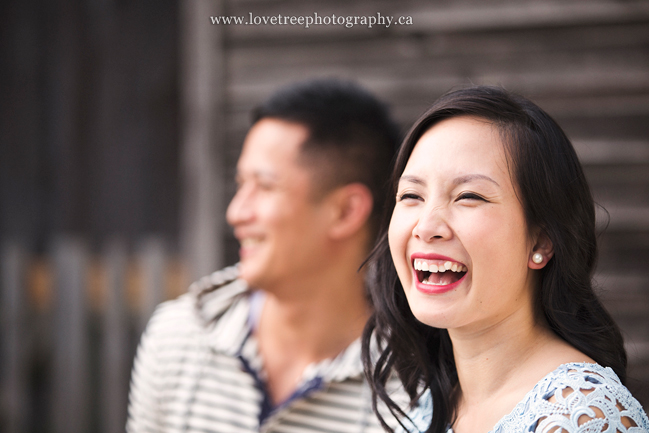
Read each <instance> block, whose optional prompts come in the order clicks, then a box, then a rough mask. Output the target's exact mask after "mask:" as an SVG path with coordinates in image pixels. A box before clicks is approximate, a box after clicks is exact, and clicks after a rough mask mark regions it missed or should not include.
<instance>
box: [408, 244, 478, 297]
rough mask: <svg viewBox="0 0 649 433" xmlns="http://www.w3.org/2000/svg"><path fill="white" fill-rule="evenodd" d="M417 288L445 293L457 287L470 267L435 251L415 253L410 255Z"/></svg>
mask: <svg viewBox="0 0 649 433" xmlns="http://www.w3.org/2000/svg"><path fill="white" fill-rule="evenodd" d="M410 259H411V266H412V270H413V274H414V278H415V281H416V283H415V285H416V287H417V289H418V290H419V291H421V292H423V293H426V294H439V293H445V292H448V291H451V290H453V289H454V288H456V287H457V286H458V285H459V284H460V283H461V282H462V280H463V279H464V277H465V276H466V274H467V272H468V268H467V267H466V266H465V265H464V264H463V263H461V262H458V261H456V260H454V259H452V258H450V257H447V256H442V255H439V254H434V253H414V254H412V255H411V256H410Z"/></svg>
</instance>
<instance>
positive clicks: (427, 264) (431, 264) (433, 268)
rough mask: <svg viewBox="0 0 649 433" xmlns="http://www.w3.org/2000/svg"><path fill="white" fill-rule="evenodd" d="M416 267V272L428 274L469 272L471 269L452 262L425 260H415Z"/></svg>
mask: <svg viewBox="0 0 649 433" xmlns="http://www.w3.org/2000/svg"><path fill="white" fill-rule="evenodd" d="M414 267H415V270H416V271H426V272H432V273H437V272H446V271H452V272H467V271H468V270H469V269H468V268H467V267H466V266H464V265H462V264H461V263H455V262H451V261H448V260H447V261H442V260H423V259H415V262H414Z"/></svg>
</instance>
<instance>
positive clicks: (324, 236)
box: [127, 80, 407, 433]
mask: <svg viewBox="0 0 649 433" xmlns="http://www.w3.org/2000/svg"><path fill="white" fill-rule="evenodd" d="M397 139H398V133H397V130H396V128H395V126H394V124H393V122H392V121H391V119H390V118H389V116H388V114H387V110H386V109H385V107H384V106H383V105H382V104H381V103H380V102H378V101H377V100H376V99H375V98H374V97H373V96H371V95H370V94H368V93H367V92H366V91H364V90H363V89H361V88H359V87H358V86H356V85H354V84H351V83H348V82H340V81H335V80H318V81H310V82H305V83H301V84H298V85H295V86H292V87H288V88H285V89H282V90H280V91H279V92H278V93H277V94H275V95H274V96H272V97H271V98H270V99H269V100H268V101H267V102H266V103H264V104H263V105H262V106H260V107H259V108H258V109H256V110H255V111H254V112H253V125H252V127H251V129H250V131H249V132H248V134H247V136H246V139H245V141H244V144H243V150H242V153H241V156H240V158H239V161H238V164H237V184H238V190H237V193H236V195H235V196H234V198H233V199H232V201H231V203H230V205H229V207H228V211H227V220H228V223H229V224H230V225H231V226H232V227H233V228H234V234H235V236H236V238H237V239H238V240H239V242H240V245H241V249H240V263H239V264H238V265H237V266H234V267H231V268H226V269H224V270H221V271H218V272H215V273H214V274H212V275H210V276H208V277H205V278H203V279H202V280H200V281H198V282H197V283H194V284H193V285H192V286H191V287H190V291H189V293H188V294H186V295H184V296H182V297H180V298H179V299H177V300H174V301H170V302H167V303H164V304H162V305H161V306H160V307H159V308H158V309H157V311H156V313H155V315H154V317H153V318H152V319H151V321H150V323H149V325H148V327H147V330H146V332H145V334H144V336H143V337H142V342H141V344H140V348H139V350H138V354H137V357H136V360H135V366H134V371H133V380H132V385H131V395H130V406H129V421H128V425H127V430H128V431H129V433H136V432H181V431H183V432H184V431H201V432H228V433H230V432H256V431H264V432H271V431H277V432H280V431H287V432H288V431H291V432H319V431H322V432H325V431H327V432H332V431H336V432H339V431H340V432H342V431H345V432H369V431H376V432H380V431H382V429H381V427H380V425H379V423H378V421H377V419H376V417H375V416H374V415H373V413H372V410H371V397H370V395H371V393H370V390H369V388H368V385H367V383H366V382H365V379H364V377H363V370H362V364H361V361H360V341H359V337H360V335H361V332H362V330H363V327H364V325H365V322H366V320H367V318H368V317H369V314H370V313H371V305H370V304H369V299H368V295H367V288H366V275H365V273H364V272H362V271H361V272H359V267H360V266H361V264H362V263H363V261H364V260H365V258H366V257H367V254H368V253H369V251H370V249H371V247H372V245H373V244H374V238H375V234H376V229H377V226H378V216H379V215H380V214H381V211H382V209H381V208H382V204H383V199H384V196H385V190H384V186H385V184H386V182H387V176H388V173H389V171H390V170H389V166H390V163H391V160H392V156H393V153H394V151H395V148H396V146H397ZM404 397H405V396H404ZM402 401H404V402H405V401H407V400H406V399H405V398H404V399H403V400H402Z"/></svg>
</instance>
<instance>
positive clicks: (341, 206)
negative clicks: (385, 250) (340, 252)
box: [329, 183, 373, 239]
mask: <svg viewBox="0 0 649 433" xmlns="http://www.w3.org/2000/svg"><path fill="white" fill-rule="evenodd" d="M330 199H331V200H332V205H333V210H334V214H333V221H332V224H331V226H330V228H329V235H330V236H331V237H332V238H333V239H344V238H347V237H350V236H352V235H354V234H356V233H357V232H358V231H360V230H361V229H362V228H363V227H365V224H366V223H367V220H368V218H369V217H370V214H371V213H372V206H373V199H372V192H371V191H370V189H369V188H368V187H367V186H365V185H363V184H361V183H350V184H348V185H345V186H342V187H340V188H337V189H336V190H335V191H333V193H332V195H331V197H330Z"/></svg>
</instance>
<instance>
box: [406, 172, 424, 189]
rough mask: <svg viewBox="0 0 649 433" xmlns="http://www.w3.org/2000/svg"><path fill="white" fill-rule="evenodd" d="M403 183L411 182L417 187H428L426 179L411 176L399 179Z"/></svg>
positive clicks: (407, 175)
mask: <svg viewBox="0 0 649 433" xmlns="http://www.w3.org/2000/svg"><path fill="white" fill-rule="evenodd" d="M401 182H410V183H415V184H417V185H424V186H425V185H426V181H425V180H424V179H422V178H420V177H417V176H412V175H409V174H406V175H403V176H401V177H400V178H399V183H401Z"/></svg>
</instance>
